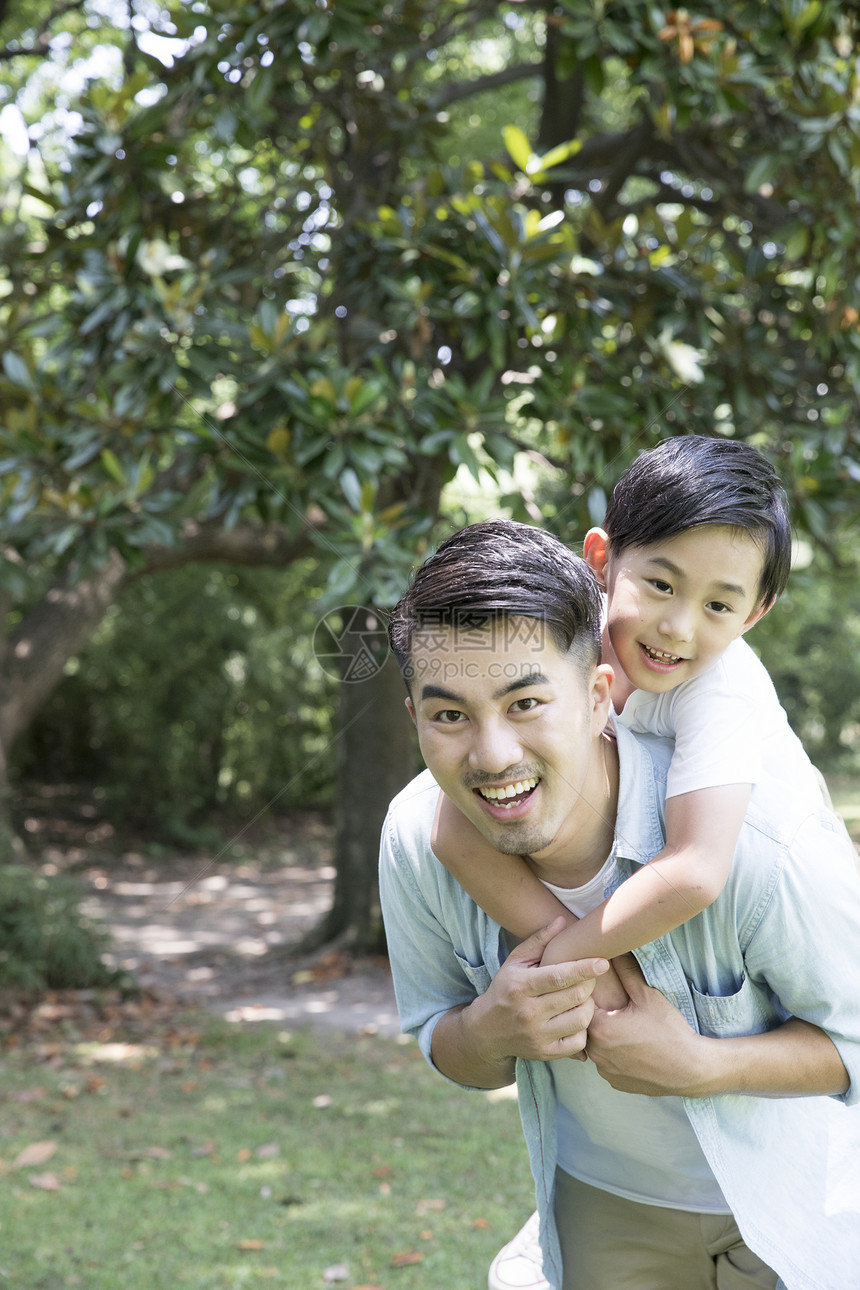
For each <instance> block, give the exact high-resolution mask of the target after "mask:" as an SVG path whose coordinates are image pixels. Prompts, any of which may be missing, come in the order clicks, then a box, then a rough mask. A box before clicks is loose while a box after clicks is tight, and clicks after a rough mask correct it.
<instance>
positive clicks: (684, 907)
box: [544, 784, 750, 1007]
mask: <svg viewBox="0 0 860 1290" xmlns="http://www.w3.org/2000/svg"><path fill="white" fill-rule="evenodd" d="M749 795H750V786H749V784H729V785H724V786H722V787H719V788H702V789H698V790H697V791H696V792H694V793H683V794H681V796H680V797H672V798H669V800H668V801H667V803H666V834H667V840H666V846H665V847H664V849H663V850H662V851H661V852H660V854H659V855H657V856H655V857H654V859H653V860H652V861H651V862H650V864H646V865H642V867H641V868H640V869H637V871H636V873H634V874H632V875H631V876H630V877H629V878H628V879H627V880H626V882H623V883H622V884H621V886H620V887H619V888H618V889H617V890H616V891H614V892H613V893H612V895H611V896H610V897H609V899H608V900H606V901H604V902H603V904H602V905H600V906H599V907H598V908H597V909H595V910H592V912H591V913H590V914H588V915H586V917H585V918H581V919H580V920H579V922H578V923H576V924H575V925H574V926H572V927H569V928H566V929H565V930H564V931H563V932H562V933H561V935H560V936H557V937H556V938H555V940H553V941H552V942H551V943H550V944H549V946H548V947H547V951H546V955H545V957H544V962H545V963H559V962H562V961H563V960H565V959H579V958H589V957H592V956H594V955H600V956H601V957H603V958H608V959H611V958H614V957H615V956H616V955H617V954H625V953H627V952H628V951H629V950H633V949H636V948H637V947H638V946H640V945H647V944H648V943H649V942H650V941H654V940H656V939H657V938H658V937H659V936H664V935H665V934H666V933H667V932H670V931H672V929H673V928H675V927H678V926H679V925H680V924H681V923H685V922H687V920H688V919H690V918H692V917H693V916H694V915H695V914H699V913H701V911H702V910H703V909H706V908H707V907H708V905H710V904H712V902H713V901H715V900H716V898H717V896H718V895H719V894H720V892H721V891H722V890H723V887H724V886H725V885H726V880H727V879H728V876H729V870H730V868H731V863H732V855H733V854H734V849H735V844H736V843H737V839H738V834H739V833H740V829H741V825H742V823H743V819H744V815H745V813H746V808H747V804H748V802H749ZM630 841H631V842H635V839H630ZM620 842H621V846H622V848H623V845H624V839H620ZM597 1001H598V1003H599V1004H600V1006H601V1007H602V1006H604V1005H603V1003H602V1002H601V1000H600V998H598V1000H597Z"/></svg>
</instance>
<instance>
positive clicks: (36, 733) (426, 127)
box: [0, 0, 860, 953]
mask: <svg viewBox="0 0 860 1290" xmlns="http://www.w3.org/2000/svg"><path fill="white" fill-rule="evenodd" d="M857 36H858V14H857V11H856V9H855V7H854V6H846V5H844V4H837V3H828V2H827V0H821V2H820V3H819V2H816V3H813V4H804V3H796V2H794V0H791V2H790V3H789V2H788V0H786V2H785V3H768V4H745V3H733V4H719V5H708V4H703V5H701V6H700V7H699V8H698V9H695V10H685V9H663V8H661V7H660V6H653V5H644V4H640V3H632V2H631V3H593V2H586V0H559V2H558V3H556V4H544V3H538V2H537V0H535V2H533V3H531V2H530V3H524V2H518V0H510V2H504V0H433V3H430V2H429V0H391V3H388V4H382V5H380V4H376V3H369V0H337V3H334V0H290V2H289V3H277V2H276V0H248V2H246V3H238V4H230V5H226V4H222V3H220V0H194V2H192V3H164V4H161V3H157V2H156V0H129V3H119V2H118V0H75V2H74V3H63V4H55V3H52V0H44V2H43V3H42V2H37V0H29V2H28V3H26V4H25V3H16V2H15V0H4V2H3V3H2V4H0V130H2V136H3V139H2V145H0V262H2V266H3V269H2V277H0V346H2V367H0V499H2V500H0V598H2V624H3V632H4V635H3V639H2V644H0V787H2V792H0V819H2V837H3V848H4V852H5V854H6V857H7V858H8V859H10V860H11V859H13V858H15V857H16V856H17V857H25V859H27V862H28V863H30V864H31V865H33V864H35V866H36V868H37V869H38V867H39V864H40V862H44V859H45V848H46V847H47V846H49V845H51V846H53V848H54V850H53V851H52V853H51V854H52V859H51V862H50V864H49V865H48V876H51V872H50V871H51V865H53V867H54V869H56V868H58V867H59V868H65V869H70V870H74V869H75V868H77V869H80V870H82V869H84V868H85V867H86V865H87V864H89V863H91V862H92V855H93V854H94V853H97V855H98V856H99V857H101V859H104V857H105V856H110V855H111V854H114V853H115V854H117V855H120V854H122V853H124V852H126V851H128V850H129V849H130V848H131V849H135V848H136V849H137V851H139V852H142V853H144V854H146V855H149V856H154V857H156V858H158V857H159V856H163V857H164V856H177V855H181V854H186V855H187V854H190V853H193V854H194V855H196V856H206V855H209V856H212V855H214V854H216V853H219V854H220V853H221V852H222V851H224V848H225V847H227V848H228V849H227V850H226V851H224V855H225V856H226V857H227V858H228V859H229V856H230V854H231V853H230V851H229V844H230V842H231V839H233V838H234V837H235V836H236V835H237V834H238V833H240V832H241V833H242V836H243V838H244V839H245V843H247V842H248V839H249V838H255V839H257V840H258V842H259V844H260V845H261V846H263V845H268V844H269V843H272V844H273V845H274V846H275V851H276V852H277V847H278V846H279V845H281V843H282V842H283V839H284V838H285V837H286V839H287V843H286V844H284V845H286V846H287V847H288V844H289V839H290V838H291V837H293V838H298V837H299V836H300V835H301V828H302V826H303V825H306V824H307V822H308V818H312V819H313V821H315V822H316V823H318V824H319V825H320V827H322V828H323V829H325V830H327V831H328V834H327V836H329V837H330V860H331V863H332V865H333V867H334V869H335V870H336V874H337V876H336V879H335V883H334V897H333V899H334V903H333V907H332V909H331V911H330V912H329V914H328V916H327V917H326V919H325V920H324V921H323V922H322V923H321V924H320V925H319V926H318V927H317V928H316V929H315V938H316V942H317V944H319V945H326V944H329V943H331V942H336V943H337V944H338V945H340V946H342V947H346V948H348V949H350V950H354V951H356V952H359V953H361V952H365V953H366V952H375V951H379V950H381V949H382V948H383V942H382V938H381V929H380V923H379V912H378V907H377V902H376V892H375V865H376V839H377V836H378V829H379V824H380V820H381V818H382V813H383V811H384V808H385V804H386V803H387V801H388V800H389V799H390V797H391V796H392V795H393V793H394V792H396V791H397V789H398V788H399V787H400V786H401V785H402V783H403V782H405V780H406V779H408V778H409V776H410V775H411V773H412V772H413V770H415V769H416V768H417V766H418V761H417V754H416V750H415V747H414V745H413V742H412V732H411V728H410V726H409V723H408V721H407V720H406V718H405V716H404V715H403V709H402V683H401V681H400V678H399V676H398V675H397V673H396V669H395V668H394V667H393V665H392V663H391V660H388V661H385V657H384V648H381V647H380V646H381V641H382V638H383V633H384V625H385V613H386V610H387V608H389V607H390V606H391V604H392V603H393V601H394V600H395V599H396V598H397V595H398V594H399V592H400V591H401V590H402V588H403V586H404V585H405V581H406V579H407V577H408V573H409V570H410V568H411V567H412V566H413V565H414V564H416V563H417V562H419V561H420V560H421V558H422V557H423V556H424V555H425V554H426V552H427V551H428V550H429V549H430V548H431V547H432V545H433V544H434V543H435V542H437V541H438V540H439V539H440V538H441V537H442V536H444V535H445V534H446V533H447V532H449V531H450V530H451V529H453V528H455V527H458V526H460V525H461V524H463V523H465V522H468V521H469V520H472V519H476V518H482V517H485V516H488V515H495V514H504V515H509V516H512V517H514V518H517V519H520V520H525V521H527V522H531V523H535V524H543V525H546V526H548V527H550V528H551V529H553V530H554V531H555V532H557V533H558V534H559V535H560V536H561V537H562V538H563V539H564V540H565V541H567V542H569V543H570V544H571V545H572V546H574V547H577V545H578V544H579V543H581V540H582V536H583V534H584V532H585V530H586V528H587V527H588V526H589V525H590V524H593V523H599V522H600V520H601V518H602V515H603V508H604V505H605V499H606V496H607V494H608V493H609V491H610V490H611V488H612V485H613V483H614V481H615V479H616V478H617V477H618V475H619V474H620V473H621V472H622V471H623V470H624V469H625V467H626V466H627V465H628V464H629V463H630V461H632V460H633V458H634V457H635V455H636V454H637V453H638V452H640V451H641V450H643V449H646V448H648V447H649V446H651V445H653V444H654V443H656V442H657V441H659V440H660V439H663V438H665V437H666V436H670V435H677V434H688V433H696V434H708V435H720V436H725V437H729V438H740V439H744V440H747V441H749V442H751V443H753V444H754V445H756V446H757V447H759V448H760V449H761V450H762V452H764V453H765V454H767V456H768V457H769V458H770V459H771V460H772V461H773V463H774V465H775V466H776V468H777V469H778V471H779V472H780V474H781V475H782V477H783V479H784V481H785V484H786V487H787V488H788V490H789V493H790V496H791V499H792V507H793V516H794V523H795V526H796V560H795V568H794V571H793V574H792V579H791V585H790V588H789V590H788V592H787V594H786V595H785V596H784V598H783V599H782V601H781V602H780V604H779V605H778V606H777V607H776V608H775V609H774V610H773V612H772V613H771V614H770V615H769V616H768V617H767V619H766V620H765V621H764V622H763V623H762V624H761V625H760V626H758V627H757V628H756V629H755V631H754V632H753V634H752V635H751V637H750V638H749V639H750V641H751V643H752V644H753V646H754V647H755V648H756V649H757V650H758V651H759V652H760V654H761V656H762V657H763V659H764V661H765V662H766V664H767V666H768V667H769V669H770V671H771V674H772V676H773V678H774V681H775V683H776V686H777V689H778V691H779V693H780V695H781V697H782V700H783V702H784V704H785V706H786V708H787V710H788V712H789V716H790V718H791V720H792V722H793V724H794V726H795V728H796V729H797V731H798V732H799V734H800V735H801V736H802V738H803V739H804V741H805V743H806V746H807V748H808V750H809V752H810V754H811V755H812V756H813V758H814V759H815V760H816V761H817V763H818V764H819V766H820V767H821V768H822V770H824V771H825V772H826V773H827V774H828V775H829V776H830V777H831V783H833V784H834V785H835V786H837V787H838V788H839V789H840V791H843V790H844V792H847V793H850V791H851V784H852V782H853V781H852V777H855V776H857V775H858V773H860V686H858V670H860V663H858V659H860V581H858V578H857V553H858V515H860V511H859V510H858V505H857V501H858V484H859V483H860V452H858V443H860V432H858V388H860V383H858V367H860V315H858V298H859V297H858V285H860V277H858V273H860V266H858V240H857V217H858V202H857V196H858V182H860V99H858V65H857V58H858V47H857ZM846 800H847V799H846ZM849 809H850V804H849ZM308 813H311V816H310V817H309V815H308ZM249 830H250V832H249ZM267 830H268V831H269V832H268V833H267ZM301 836H303V835H301ZM64 838H65V844H64ZM278 839H280V840H281V841H280V842H279V841H278ZM58 845H59V851H58V850H57V847H58ZM64 845H65V849H63V846H64ZM243 854H246V853H245V852H243ZM275 862H276V860H275ZM43 867H44V866H43ZM43 876H44V874H43ZM311 939H313V938H311Z"/></svg>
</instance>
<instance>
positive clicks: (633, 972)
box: [612, 954, 648, 994]
mask: <svg viewBox="0 0 860 1290" xmlns="http://www.w3.org/2000/svg"><path fill="white" fill-rule="evenodd" d="M612 966H613V967H614V968H615V971H616V973H617V974H618V979H619V981H620V982H621V984H622V985H623V986H624V989H625V990H626V991H627V993H628V994H632V993H633V991H634V990H635V988H636V987H637V986H642V985H647V984H648V982H647V981H646V980H645V975H644V973H643V971H642V969H641V967H640V966H639V964H638V963H637V961H636V956H635V954H619V956H618V958H617V959H613V960H612Z"/></svg>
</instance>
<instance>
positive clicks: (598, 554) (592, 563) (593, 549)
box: [582, 529, 609, 587]
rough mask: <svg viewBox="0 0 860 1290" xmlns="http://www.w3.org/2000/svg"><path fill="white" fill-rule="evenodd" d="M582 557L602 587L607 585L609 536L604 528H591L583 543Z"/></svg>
mask: <svg viewBox="0 0 860 1290" xmlns="http://www.w3.org/2000/svg"><path fill="white" fill-rule="evenodd" d="M582 557H583V559H584V560H585V563H586V564H587V565H588V567H589V569H590V570H591V572H592V573H593V574H594V575H595V576H596V578H597V581H598V582H599V583H600V585H601V587H603V586H605V579H606V561H607V560H608V559H609V536H608V534H607V533H606V531H605V530H604V529H589V530H588V532H587V533H586V535H585V541H584V542H583V544H582Z"/></svg>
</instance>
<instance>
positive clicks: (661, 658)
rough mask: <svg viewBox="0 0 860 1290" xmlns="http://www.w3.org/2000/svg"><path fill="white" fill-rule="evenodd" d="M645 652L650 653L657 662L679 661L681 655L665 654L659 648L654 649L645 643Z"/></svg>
mask: <svg viewBox="0 0 860 1290" xmlns="http://www.w3.org/2000/svg"><path fill="white" fill-rule="evenodd" d="M645 652H646V653H647V654H650V655H651V657H652V658H653V659H654V660H655V662H657V663H680V662H681V657H680V655H679V654H666V653H665V652H664V651H663V650H661V649H654V647H653V646H652V645H646V646H645Z"/></svg>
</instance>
